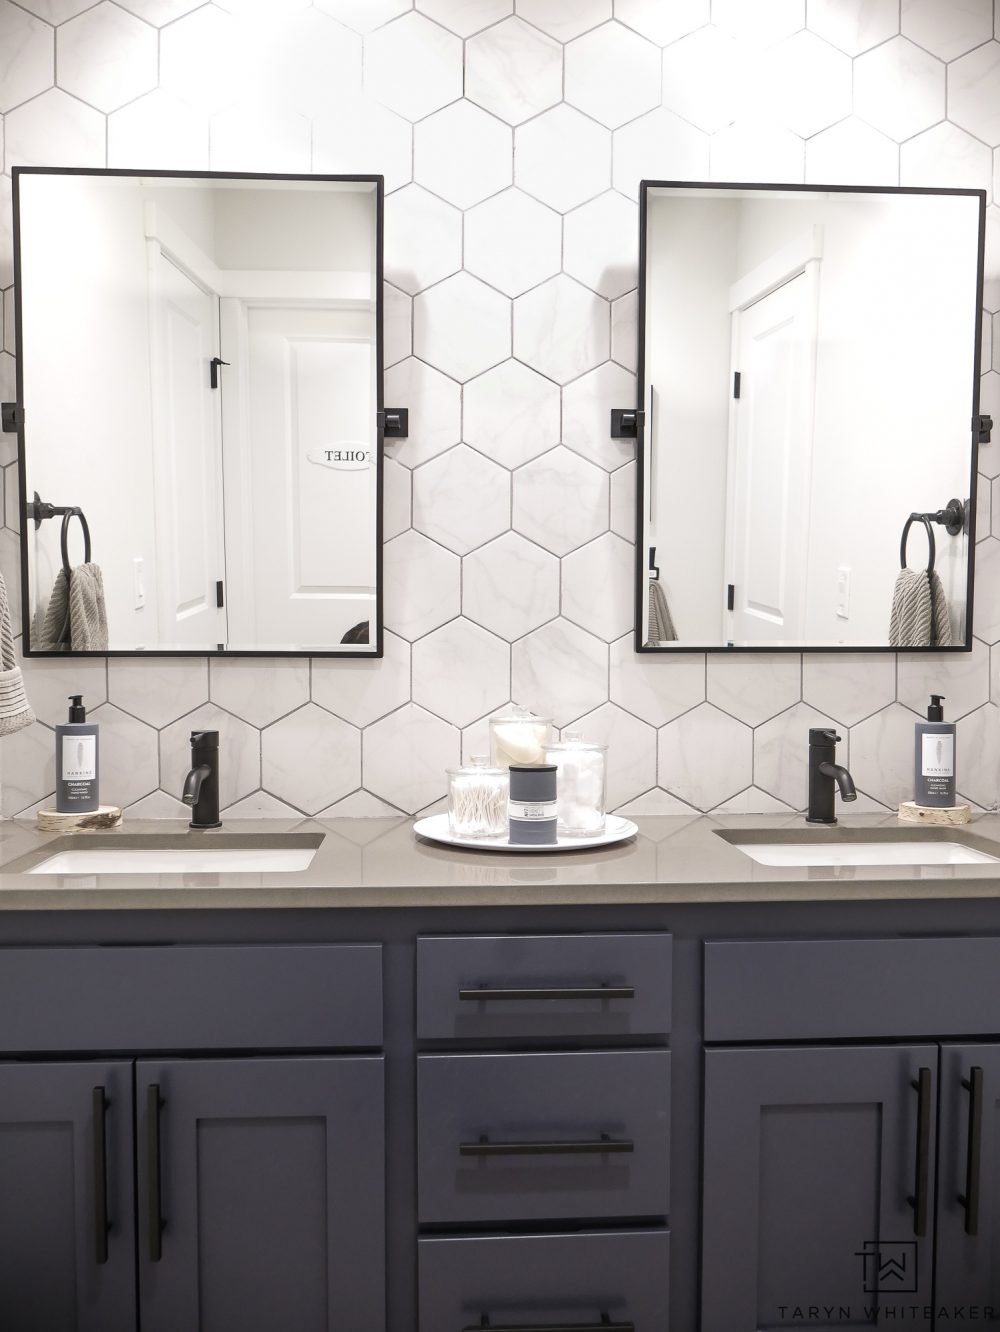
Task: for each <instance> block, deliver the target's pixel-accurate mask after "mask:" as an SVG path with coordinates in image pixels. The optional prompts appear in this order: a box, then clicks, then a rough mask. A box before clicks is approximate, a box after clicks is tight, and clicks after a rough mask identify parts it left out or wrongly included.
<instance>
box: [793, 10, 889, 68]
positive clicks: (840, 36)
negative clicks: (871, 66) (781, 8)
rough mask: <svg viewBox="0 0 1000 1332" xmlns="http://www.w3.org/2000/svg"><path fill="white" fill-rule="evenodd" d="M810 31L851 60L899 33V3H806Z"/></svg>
mask: <svg viewBox="0 0 1000 1332" xmlns="http://www.w3.org/2000/svg"><path fill="white" fill-rule="evenodd" d="M807 20H808V23H809V27H810V29H811V30H812V31H813V32H814V33H816V35H817V36H819V37H824V38H825V39H826V40H827V41H828V42H832V43H833V45H834V46H837V47H839V48H840V50H841V51H845V52H846V53H847V54H848V55H850V56H856V55H860V54H861V52H862V51H868V50H870V49H871V47H873V46H879V45H880V44H881V43H882V42H884V41H888V39H889V38H890V37H895V35H896V33H898V32H899V3H898V0H809V8H808V12H807Z"/></svg>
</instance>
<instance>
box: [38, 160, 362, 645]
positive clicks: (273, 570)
mask: <svg viewBox="0 0 1000 1332" xmlns="http://www.w3.org/2000/svg"><path fill="white" fill-rule="evenodd" d="M14 225H15V256H16V259H15V263H16V271H15V288H16V314H17V321H16V331H17V371H18V381H17V397H18V404H19V405H20V407H21V408H22V409H23V416H22V418H21V419H20V421H19V422H18V430H19V444H20V478H21V505H22V515H21V555H22V593H23V600H22V608H23V611H22V613H23V621H24V644H25V653H26V655H28V656H42V655H52V654H65V653H74V654H75V653H78V652H88V651H89V652H95V651H96V652H101V651H106V652H108V653H111V654H116V653H131V652H138V651H145V652H147V653H157V654H170V653H188V654H190V653H215V652H220V653H234V654H253V655H259V654H267V655H281V654H283V653H288V654H296V655H305V654H309V655H317V656H324V655H337V656H340V655H351V656H355V655H367V656H380V655H381V637H382V635H381V621H382V615H381V588H380V573H381V504H380V500H381V483H382V464H381V431H380V420H381V418H380V412H381V408H382V401H381V392H382V389H381V371H382V346H381V330H382V318H381V297H382V291H381V288H382V283H381V238H382V178H381V177H380V176H355V177H324V176H287V177H277V176H256V175H229V174H217V173H195V174H170V173H167V172H157V171H151V172H138V171H83V170H49V169H45V168H31V167H25V168H17V167H15V168H14ZM105 624H106V629H105V627H104V626H105Z"/></svg>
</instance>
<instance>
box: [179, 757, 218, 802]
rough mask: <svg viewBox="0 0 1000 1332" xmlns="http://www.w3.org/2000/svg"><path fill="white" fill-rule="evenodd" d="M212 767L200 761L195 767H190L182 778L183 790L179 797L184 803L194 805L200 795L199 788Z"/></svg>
mask: <svg viewBox="0 0 1000 1332" xmlns="http://www.w3.org/2000/svg"><path fill="white" fill-rule="evenodd" d="M211 775H212V769H211V768H210V767H209V766H208V764H207V763H200V764H199V765H198V767H197V768H192V769H191V771H190V772H189V773H188V775H187V776H186V777H185V778H184V791H183V793H182V794H181V799H182V800H183V801H184V803H185V805H194V804H196V803H197V801H198V798H199V796H200V795H201V788H202V785H203V784H204V782H205V779H206V778H207V777H211Z"/></svg>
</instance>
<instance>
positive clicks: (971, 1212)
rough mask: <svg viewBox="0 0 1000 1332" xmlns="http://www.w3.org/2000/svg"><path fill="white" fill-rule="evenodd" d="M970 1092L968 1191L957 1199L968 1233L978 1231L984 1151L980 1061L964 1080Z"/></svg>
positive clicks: (967, 1162) (966, 1177) (963, 1084)
mask: <svg viewBox="0 0 1000 1332" xmlns="http://www.w3.org/2000/svg"><path fill="white" fill-rule="evenodd" d="M962 1086H963V1087H964V1088H965V1090H966V1091H967V1092H968V1093H969V1135H968V1144H967V1146H966V1157H965V1192H964V1193H960V1194H958V1201H959V1202H960V1203H961V1204H962V1206H963V1207H964V1208H965V1233H966V1234H967V1235H978V1234H979V1165H980V1160H981V1158H982V1154H983V1070H982V1069H981V1068H980V1067H979V1065H978V1064H976V1065H974V1066H973V1067H972V1068H970V1069H969V1076H968V1077H967V1078H963V1079H962Z"/></svg>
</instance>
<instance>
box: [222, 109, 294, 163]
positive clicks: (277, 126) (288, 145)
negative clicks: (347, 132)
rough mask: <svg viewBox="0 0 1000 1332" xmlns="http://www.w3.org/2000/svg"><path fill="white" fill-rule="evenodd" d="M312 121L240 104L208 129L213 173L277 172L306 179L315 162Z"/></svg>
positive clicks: (226, 112) (225, 111)
mask: <svg viewBox="0 0 1000 1332" xmlns="http://www.w3.org/2000/svg"><path fill="white" fill-rule="evenodd" d="M310 145H311V130H310V124H309V121H308V120H307V119H306V117H305V116H303V115H300V114H299V112H297V111H290V110H286V109H285V108H284V107H280V106H275V105H271V106H264V105H259V104H258V103H257V102H236V103H234V104H233V105H232V106H228V107H226V109H225V110H224V111H220V112H218V114H216V115H214V116H213V117H212V119H211V122H210V124H209V127H208V160H209V165H210V166H211V168H212V170H213V171H273V172H276V173H282V172H285V173H290V174H299V175H305V174H306V173H307V172H308V171H309V165H310V161H311V146H310Z"/></svg>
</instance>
